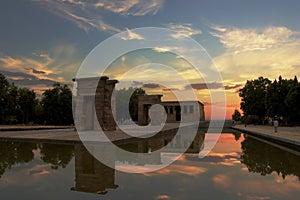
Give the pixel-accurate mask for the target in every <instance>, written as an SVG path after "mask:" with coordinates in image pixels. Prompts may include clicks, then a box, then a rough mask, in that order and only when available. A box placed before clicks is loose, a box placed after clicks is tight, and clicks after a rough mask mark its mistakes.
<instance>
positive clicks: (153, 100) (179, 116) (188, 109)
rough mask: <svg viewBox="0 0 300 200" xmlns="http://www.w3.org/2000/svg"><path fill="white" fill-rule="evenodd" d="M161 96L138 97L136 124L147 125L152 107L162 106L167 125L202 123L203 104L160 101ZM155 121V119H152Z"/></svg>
mask: <svg viewBox="0 0 300 200" xmlns="http://www.w3.org/2000/svg"><path fill="white" fill-rule="evenodd" d="M161 98H162V95H146V94H143V95H140V96H139V99H138V124H139V125H147V124H148V123H149V122H150V118H149V115H148V112H149V109H150V108H151V106H152V105H155V104H159V105H162V106H163V107H164V109H165V111H166V114H167V118H166V122H167V123H172V122H180V121H182V122H197V121H204V120H205V114H204V104H203V103H201V102H200V101H180V102H179V101H161ZM152 120H155V119H152Z"/></svg>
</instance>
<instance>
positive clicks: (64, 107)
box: [41, 83, 73, 125]
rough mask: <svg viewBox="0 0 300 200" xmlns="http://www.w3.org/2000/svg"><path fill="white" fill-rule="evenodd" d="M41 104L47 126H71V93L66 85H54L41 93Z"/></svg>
mask: <svg viewBox="0 0 300 200" xmlns="http://www.w3.org/2000/svg"><path fill="white" fill-rule="evenodd" d="M41 104H42V106H43V111H44V120H45V121H46V123H47V124H54V125H70V124H73V114H72V91H71V90H70V88H69V87H68V86H67V85H64V86H61V85H60V84H59V83H57V84H54V85H53V88H52V89H48V90H46V91H45V92H44V93H43V97H42V101H41Z"/></svg>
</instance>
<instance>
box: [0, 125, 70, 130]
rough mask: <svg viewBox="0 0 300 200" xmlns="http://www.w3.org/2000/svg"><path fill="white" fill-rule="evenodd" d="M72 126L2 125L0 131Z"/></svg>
mask: <svg viewBox="0 0 300 200" xmlns="http://www.w3.org/2000/svg"><path fill="white" fill-rule="evenodd" d="M67 128H72V126H41V125H31V126H27V125H0V131H26V130H44V129H67Z"/></svg>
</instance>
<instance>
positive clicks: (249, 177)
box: [0, 134, 300, 200]
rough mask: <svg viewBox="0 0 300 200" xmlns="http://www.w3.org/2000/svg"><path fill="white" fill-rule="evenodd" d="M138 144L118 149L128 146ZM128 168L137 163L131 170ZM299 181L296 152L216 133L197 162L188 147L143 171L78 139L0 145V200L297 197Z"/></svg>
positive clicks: (242, 135)
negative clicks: (110, 161)
mask: <svg viewBox="0 0 300 200" xmlns="http://www.w3.org/2000/svg"><path fill="white" fill-rule="evenodd" d="M207 136H208V134H206V135H205V137H207ZM203 138H204V135H203ZM203 138H202V139H203ZM200 139H201V138H200ZM138 146H139V145H137V144H127V145H124V146H123V147H122V148H124V149H129V150H133V151H134V149H139V148H136V147H138ZM194 148H199V146H197V145H194ZM200 148H201V146H200ZM143 149H144V150H145V151H147V146H143ZM200 150H201V149H200ZM158 159H159V158H158ZM116 160H117V162H119V163H125V164H128V163H130V162H132V163H134V162H135V160H134V158H132V160H128V161H124V160H123V161H120V160H119V161H118V157H117V158H116ZM151 162H153V160H152V161H149V163H150V164H151ZM149 163H148V164H149ZM140 165H145V163H144V164H141V163H140ZM124 166H126V165H124ZM128 166H129V167H130V165H127V167H128ZM134 167H138V165H137V166H132V171H134ZM299 178H300V156H299V153H297V152H289V151H286V150H282V149H280V148H277V147H274V146H272V145H269V144H266V143H264V142H261V141H259V140H256V139H254V138H252V137H250V136H247V135H244V134H222V135H221V136H220V138H219V140H218V143H217V144H216V146H215V147H214V148H213V150H212V151H211V152H210V153H209V154H208V155H207V156H206V157H204V158H202V159H199V157H198V153H197V152H194V151H193V149H190V151H189V152H188V153H186V154H184V155H183V156H181V157H180V159H178V160H177V161H175V162H174V163H173V164H172V165H170V166H168V167H166V168H163V169H161V170H159V171H155V172H151V173H145V174H132V173H124V172H119V171H116V170H114V169H111V168H109V167H106V166H105V165H103V164H102V163H100V162H99V161H97V160H95V159H94V158H93V156H91V155H90V154H89V153H88V152H87V151H86V149H85V148H84V147H83V146H82V145H80V144H75V145H62V144H37V143H18V142H0V199H3V200H4V199H5V200H6V199H7V200H8V199H10V200H13V199H22V200H24V199H28V200H29V199H30V200H32V199H43V200H46V199H49V200H50V199H51V200H52V199H72V200H76V199H80V200H83V199H89V200H90V199H153V200H159V199H184V200H189V199H298V197H299V196H300V181H299V180H300V179H299Z"/></svg>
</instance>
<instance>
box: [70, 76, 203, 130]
mask: <svg viewBox="0 0 300 200" xmlns="http://www.w3.org/2000/svg"><path fill="white" fill-rule="evenodd" d="M73 81H74V82H76V89H77V94H76V107H75V112H77V113H76V118H75V120H76V122H77V123H76V124H77V125H78V123H80V128H81V129H82V130H95V129H97V128H96V127H97V126H96V123H98V122H99V124H100V126H101V128H102V129H103V130H104V131H110V130H116V122H115V120H114V117H113V113H115V112H116V110H115V106H112V105H114V104H115V101H116V99H115V97H114V96H113V95H112V94H113V91H114V89H115V85H116V84H117V83H118V81H117V80H110V79H109V78H108V77H107V76H102V77H100V78H98V77H92V78H80V79H73ZM97 82H98V83H97ZM95 85H97V88H95ZM95 91H96V93H95ZM162 96H163V95H147V94H143V95H139V97H138V122H137V123H138V124H139V125H147V124H149V123H150V124H151V125H157V124H160V123H161V121H160V118H153V119H152V121H151V120H150V117H149V110H150V108H151V106H152V105H156V104H159V105H161V106H163V107H164V109H165V112H166V122H167V123H173V122H181V121H182V122H196V121H204V120H205V115H204V105H203V103H201V102H200V101H180V102H179V101H162V100H161V98H162ZM195 119H196V121H195ZM97 121H98V122H97Z"/></svg>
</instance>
